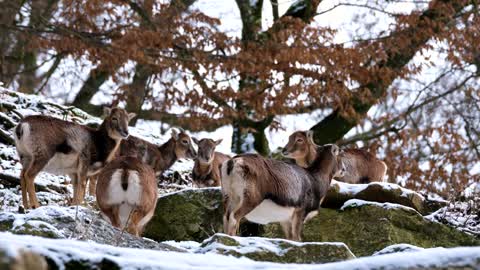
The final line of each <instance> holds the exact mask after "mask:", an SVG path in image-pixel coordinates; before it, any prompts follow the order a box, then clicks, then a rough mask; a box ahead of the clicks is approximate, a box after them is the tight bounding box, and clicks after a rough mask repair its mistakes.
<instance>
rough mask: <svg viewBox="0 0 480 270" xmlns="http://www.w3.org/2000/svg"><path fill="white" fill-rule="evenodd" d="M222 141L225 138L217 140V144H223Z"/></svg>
mask: <svg viewBox="0 0 480 270" xmlns="http://www.w3.org/2000/svg"><path fill="white" fill-rule="evenodd" d="M222 141H223V139H218V140H216V141H215V145H219V144H221V143H222Z"/></svg>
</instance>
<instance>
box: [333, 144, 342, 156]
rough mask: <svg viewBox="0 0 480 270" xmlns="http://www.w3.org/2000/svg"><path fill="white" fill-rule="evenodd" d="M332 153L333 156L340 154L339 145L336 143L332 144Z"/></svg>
mask: <svg viewBox="0 0 480 270" xmlns="http://www.w3.org/2000/svg"><path fill="white" fill-rule="evenodd" d="M332 154H333V155H335V156H338V154H340V147H338V146H337V145H336V144H332Z"/></svg>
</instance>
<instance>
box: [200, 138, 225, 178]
mask: <svg viewBox="0 0 480 270" xmlns="http://www.w3.org/2000/svg"><path fill="white" fill-rule="evenodd" d="M192 139H193V141H194V142H195V144H197V145H198V155H197V158H196V159H195V164H194V165H193V169H192V180H193V183H194V184H195V185H196V186H197V187H215V186H216V187H218V186H220V181H221V167H222V163H223V162H225V161H227V160H229V159H230V158H231V157H230V156H228V155H225V154H222V153H220V152H215V147H216V146H217V145H219V144H220V143H221V142H222V139H220V140H216V141H214V140H212V139H201V140H197V139H195V138H192Z"/></svg>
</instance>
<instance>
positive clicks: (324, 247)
mask: <svg viewBox="0 0 480 270" xmlns="http://www.w3.org/2000/svg"><path fill="white" fill-rule="evenodd" d="M195 253H217V254H222V255H231V256H234V257H247V258H249V259H252V260H255V261H266V262H279V263H327V262H337V261H344V260H349V259H353V258H355V256H354V255H353V253H352V252H351V251H350V249H349V248H348V247H347V246H346V245H345V244H344V243H299V242H293V241H288V240H283V239H268V238H259V237H231V236H228V235H225V234H215V235H214V236H212V237H210V238H208V239H207V240H205V241H204V242H203V243H202V244H201V246H200V248H199V249H197V250H196V251H195Z"/></svg>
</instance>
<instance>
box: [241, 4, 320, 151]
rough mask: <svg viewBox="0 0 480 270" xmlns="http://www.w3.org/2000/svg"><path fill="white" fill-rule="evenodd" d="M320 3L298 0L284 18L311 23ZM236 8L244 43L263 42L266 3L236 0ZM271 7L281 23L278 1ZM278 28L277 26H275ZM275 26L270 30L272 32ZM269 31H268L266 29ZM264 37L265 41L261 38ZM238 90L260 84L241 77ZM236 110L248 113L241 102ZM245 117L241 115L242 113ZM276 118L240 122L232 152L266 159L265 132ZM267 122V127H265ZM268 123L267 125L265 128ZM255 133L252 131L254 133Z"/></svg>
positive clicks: (249, 78)
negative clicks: (263, 13) (257, 154)
mask: <svg viewBox="0 0 480 270" xmlns="http://www.w3.org/2000/svg"><path fill="white" fill-rule="evenodd" d="M320 2H321V0H299V1H295V2H294V3H293V4H292V5H291V6H290V7H289V9H288V10H287V12H286V13H285V14H284V15H283V16H282V17H287V16H289V17H295V18H300V19H302V20H303V21H304V22H305V23H308V22H310V21H311V20H312V19H313V17H314V16H315V13H316V10H317V7H318V5H319V4H320ZM236 3H237V6H238V8H239V10H240V16H241V18H242V42H243V43H244V44H247V43H248V42H262V41H261V39H265V38H266V36H265V35H263V34H264V33H261V32H260V31H261V28H262V24H261V22H262V6H263V1H262V0H259V1H257V2H253V3H252V1H250V0H236ZM272 8H273V13H274V17H275V18H274V19H275V21H276V22H277V21H278V1H272ZM274 26H275V25H274ZM273 28H274V27H272V28H271V29H273ZM267 32H268V30H267ZM260 36H262V38H259V37H260ZM240 77H241V79H240V83H239V91H242V89H245V88H247V87H255V85H257V83H258V82H257V79H256V78H254V77H252V76H247V75H245V74H240ZM236 105H237V106H236V108H237V110H238V111H240V110H243V111H246V112H247V115H248V108H245V107H244V106H242V104H241V102H237V104H236ZM240 115H242V114H240ZM272 120H273V117H269V118H268V119H263V120H261V121H259V122H253V121H247V122H249V124H248V125H245V124H243V126H242V125H241V124H240V123H244V122H245V121H241V120H237V121H235V122H234V124H233V134H232V151H233V152H235V153H243V152H245V150H249V149H252V148H253V149H255V150H256V151H257V152H258V153H259V154H261V155H264V156H267V155H268V154H269V153H270V147H269V145H268V140H267V137H266V136H265V129H266V128H267V127H268V126H269V125H270V124H271V122H272ZM266 123H267V124H266ZM265 124H266V125H265ZM241 127H243V128H244V129H245V130H248V132H249V135H243V134H242V132H241V130H242V129H241ZM252 129H253V130H254V131H251V130H252ZM250 136H252V137H253V141H250V140H248V139H249V138H250Z"/></svg>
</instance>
